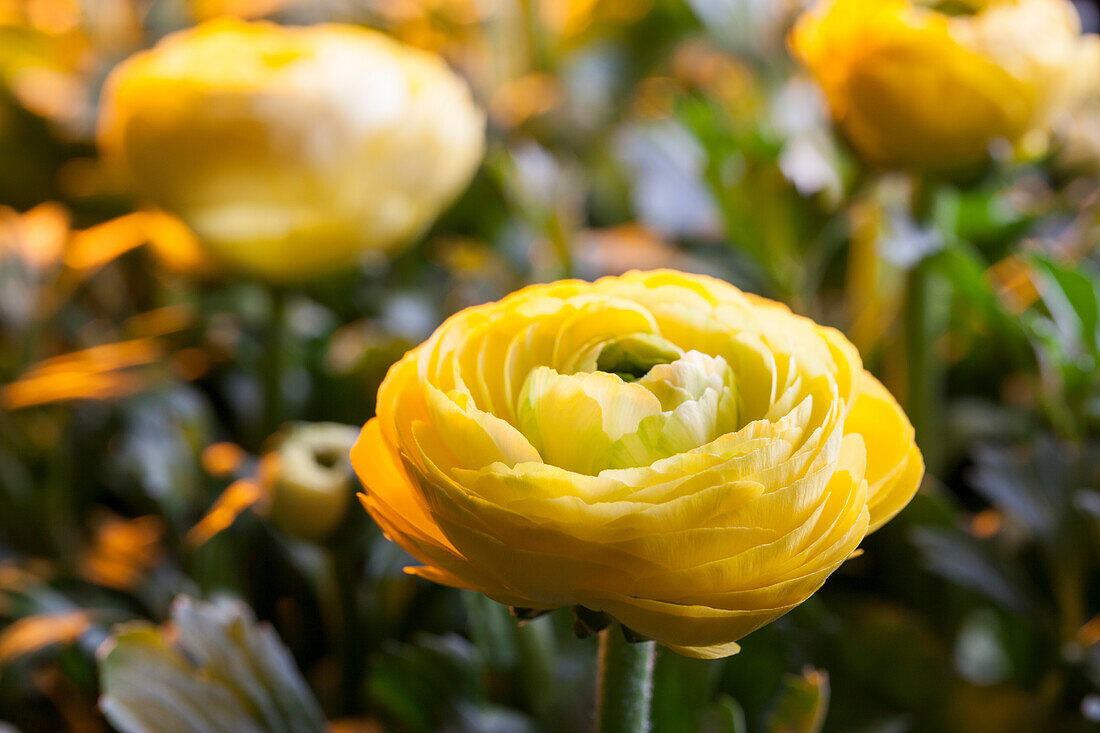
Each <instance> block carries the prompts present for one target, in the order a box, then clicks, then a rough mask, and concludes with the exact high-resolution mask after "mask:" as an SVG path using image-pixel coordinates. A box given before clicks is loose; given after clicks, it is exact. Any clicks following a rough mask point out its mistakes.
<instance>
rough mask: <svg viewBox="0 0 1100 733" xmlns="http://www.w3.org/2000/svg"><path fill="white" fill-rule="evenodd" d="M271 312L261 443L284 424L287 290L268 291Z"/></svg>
mask: <svg viewBox="0 0 1100 733" xmlns="http://www.w3.org/2000/svg"><path fill="white" fill-rule="evenodd" d="M268 297H269V298H270V306H269V307H270V312H269V315H268V322H267V333H266V334H265V336H266V342H265V344H264V363H263V387H264V392H263V395H264V407H263V434H262V435H261V436H260V440H261V441H263V440H266V439H267V437H268V436H270V435H271V434H272V433H274V432H275V431H276V430H278V429H279V426H280V425H281V424H282V421H283V372H284V368H283V367H284V364H285V362H286V354H285V351H286V331H287V323H286V302H287V293H286V290H284V289H282V288H280V287H278V286H274V287H271V288H268Z"/></svg>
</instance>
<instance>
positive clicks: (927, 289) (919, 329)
mask: <svg viewBox="0 0 1100 733" xmlns="http://www.w3.org/2000/svg"><path fill="white" fill-rule="evenodd" d="M938 284H939V283H937V281H936V276H935V271H934V268H933V263H932V262H931V261H929V260H928V259H925V260H924V261H922V262H921V263H920V264H918V265H917V266H916V267H915V268H913V270H912V271H910V273H909V282H908V292H907V294H906V299H905V361H906V370H907V372H908V384H907V385H906V387H907V389H906V405H905V411H906V414H907V415H908V416H909V419H910V421H911V422H912V423H913V428H914V430H915V431H916V434H917V445H919V446H920V447H921V451H922V452H923V453H924V460H925V463H926V464H927V465H928V467H929V470H930V471H933V470H935V469H936V467H938V466H939V463H940V459H941V457H942V456H941V450H940V449H941V446H942V441H943V436H942V434H941V422H942V421H941V416H940V414H939V410H938V405H940V404H941V398H942V394H941V393H942V390H943V380H944V374H943V365H942V357H941V356H940V354H939V351H938V347H939V344H938V341H939V339H940V337H941V336H942V335H943V333H944V332H945V329H946V324H945V323H943V320H944V315H945V303H944V298H945V297H949V295H948V294H947V293H944V292H942V288H939V287H937V285H938Z"/></svg>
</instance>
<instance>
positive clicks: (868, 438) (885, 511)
mask: <svg viewBox="0 0 1100 733" xmlns="http://www.w3.org/2000/svg"><path fill="white" fill-rule="evenodd" d="M860 389H861V391H860V393H859V396H858V397H856V401H855V404H854V405H853V406H852V411H851V412H850V413H849V414H848V419H847V420H846V421H845V423H844V432H845V433H846V434H856V435H860V436H862V437H863V442H864V443H865V444H866V446H867V493H868V501H867V504H868V508H869V509H870V511H871V528H870V530H869V531H870V532H874V531H875V530H876V529H878V528H879V527H881V526H882V525H883V524H885V523H886V522H887V521H889V520H890V519H891V518H892V517H893V516H894V515H895V514H897V513H898V512H900V511H901V510H902V509H903V508H904V507H905V505H906V504H908V503H909V500H910V499H912V498H913V495H914V494H915V493H916V492H917V488H918V487H919V486H920V482H921V478H923V476H924V460H923V459H922V458H921V454H920V451H919V450H918V449H917V445H916V442H915V439H914V433H913V426H912V425H910V424H909V418H907V417H906V416H905V413H904V412H903V411H902V409H901V407H900V406H899V405H898V403H897V400H895V399H894V397H893V395H891V394H890V392H889V391H888V390H887V389H886V387H884V386H882V383H881V382H879V381H878V380H877V379H875V378H874V377H873V376H872V375H871V374H870V373H869V372H864V373H863V378H862V379H861V380H860Z"/></svg>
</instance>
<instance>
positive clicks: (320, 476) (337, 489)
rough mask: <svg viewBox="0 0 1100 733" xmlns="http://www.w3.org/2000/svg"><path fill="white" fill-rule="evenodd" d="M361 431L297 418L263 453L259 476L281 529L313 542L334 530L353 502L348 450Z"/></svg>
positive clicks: (271, 515)
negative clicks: (273, 448)
mask: <svg viewBox="0 0 1100 733" xmlns="http://www.w3.org/2000/svg"><path fill="white" fill-rule="evenodd" d="M357 436H358V431H357V430H356V429H355V428H353V427H350V426H347V425H340V424H338V423H298V424H296V425H294V426H293V427H292V428H290V430H289V432H288V433H287V434H286V436H285V437H284V438H283V439H282V440H281V442H280V443H279V445H278V447H277V448H276V449H275V450H274V451H272V452H271V453H268V454H267V455H266V456H264V458H263V461H262V465H261V478H262V479H263V481H264V483H265V485H266V486H267V487H268V490H269V492H270V495H271V514H270V517H271V521H272V522H274V523H275V525H276V526H277V527H279V529H281V530H283V531H284V532H286V533H287V534H290V535H293V536H295V537H298V538H300V539H306V540H313V541H319V540H323V539H324V538H325V537H327V536H328V535H330V534H331V533H332V532H333V530H335V529H336V527H337V525H339V524H340V521H341V520H342V519H343V518H344V516H345V515H346V514H347V510H348V505H349V503H350V502H351V494H352V468H351V459H350V457H349V452H350V451H351V446H352V445H354V444H355V440H356V438H357Z"/></svg>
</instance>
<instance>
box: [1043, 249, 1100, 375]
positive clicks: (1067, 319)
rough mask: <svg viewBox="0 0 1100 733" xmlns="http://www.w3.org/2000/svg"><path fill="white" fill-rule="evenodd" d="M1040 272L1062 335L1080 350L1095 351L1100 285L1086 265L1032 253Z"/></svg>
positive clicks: (1048, 304) (1046, 298)
mask: <svg viewBox="0 0 1100 733" xmlns="http://www.w3.org/2000/svg"><path fill="white" fill-rule="evenodd" d="M1030 259H1031V262H1032V264H1033V265H1034V266H1035V268H1036V269H1037V270H1038V272H1039V276H1040V288H1039V290H1040V295H1041V296H1042V299H1043V304H1044V305H1046V307H1047V310H1049V311H1050V314H1051V316H1052V317H1053V318H1054V322H1055V323H1056V324H1057V325H1058V329H1059V331H1061V332H1062V334H1063V336H1064V337H1066V338H1068V339H1070V340H1071V343H1073V345H1074V346H1075V347H1077V348H1078V349H1084V350H1088V351H1089V352H1091V353H1093V354H1095V353H1096V352H1097V345H1098V342H1100V338H1098V334H1097V330H1098V328H1100V288H1098V284H1097V281H1096V280H1095V278H1094V277H1090V274H1091V273H1089V272H1088V271H1087V270H1086V269H1084V268H1078V267H1075V266H1067V265H1064V264H1062V263H1059V262H1057V261H1055V260H1052V259H1050V258H1048V257H1043V256H1040V255H1032V257H1031V258H1030Z"/></svg>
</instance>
